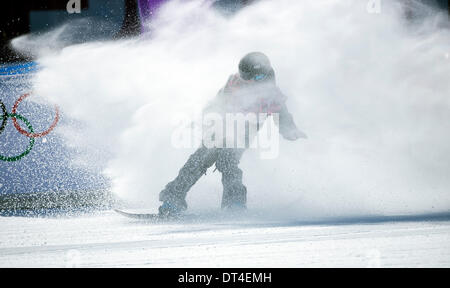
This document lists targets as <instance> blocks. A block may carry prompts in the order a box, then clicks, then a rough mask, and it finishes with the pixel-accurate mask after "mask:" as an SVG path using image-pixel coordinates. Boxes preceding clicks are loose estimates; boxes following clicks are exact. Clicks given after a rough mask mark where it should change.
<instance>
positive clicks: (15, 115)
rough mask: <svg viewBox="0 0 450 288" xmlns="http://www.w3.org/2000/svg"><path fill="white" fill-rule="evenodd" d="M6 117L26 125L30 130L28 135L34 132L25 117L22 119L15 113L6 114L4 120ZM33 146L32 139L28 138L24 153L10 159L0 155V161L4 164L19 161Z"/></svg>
mask: <svg viewBox="0 0 450 288" xmlns="http://www.w3.org/2000/svg"><path fill="white" fill-rule="evenodd" d="M4 117H5V116H4ZM8 117H14V118H16V119H19V120H22V121H23V122H24V123H25V124H26V125H27V127H28V129H29V130H30V133H33V132H34V131H33V127H32V126H31V123H30V121H28V120H27V118H25V117H23V116H21V115H19V114H16V113H13V114H6V119H7V118H8ZM33 145H34V138H30V144H29V145H28V147H27V149H26V150H25V152H23V153H22V154H20V155H17V156H12V157H6V156H3V155H0V160H3V161H6V162H14V161H17V160H20V159H21V158H22V157H24V156H26V155H27V154H28V153H30V151H31V149H33Z"/></svg>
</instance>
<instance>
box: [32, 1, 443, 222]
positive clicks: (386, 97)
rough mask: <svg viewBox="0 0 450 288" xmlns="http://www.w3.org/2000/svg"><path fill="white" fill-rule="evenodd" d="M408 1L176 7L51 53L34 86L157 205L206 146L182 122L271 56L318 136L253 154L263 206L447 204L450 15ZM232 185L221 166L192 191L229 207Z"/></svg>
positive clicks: (297, 209) (142, 197)
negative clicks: (251, 63) (111, 38)
mask: <svg viewBox="0 0 450 288" xmlns="http://www.w3.org/2000/svg"><path fill="white" fill-rule="evenodd" d="M409 3H410V4H411V5H410V6H408V7H406V6H405V5H401V4H399V3H398V2H397V1H385V2H383V5H382V6H381V10H380V11H379V12H380V13H371V12H370V11H369V10H367V3H366V2H365V1H356V0H355V1H350V0H348V1H334V0H333V1H331V0H328V1H313V0H308V1H295V0H281V1H260V2H258V3H256V4H254V5H252V6H249V7H247V8H244V9H243V10H241V11H240V12H239V13H237V14H236V15H234V16H232V17H224V16H223V15H221V14H219V13H218V12H216V11H215V10H213V9H211V8H210V6H209V5H208V4H207V3H205V2H202V1H172V2H169V3H168V4H166V5H164V6H163V7H162V8H161V9H160V10H159V12H158V17H157V18H155V19H154V20H153V21H152V22H151V23H148V24H147V25H148V30H149V31H150V32H148V33H147V34H144V35H142V36H141V37H139V38H134V39H128V40H122V41H115V42H100V41H98V42H91V43H87V44H78V45H71V46H68V47H65V48H63V49H62V50H58V51H54V50H52V51H51V52H50V53H45V54H43V55H42V56H40V58H39V60H38V62H39V64H40V65H41V67H42V69H41V70H40V71H39V72H38V73H37V74H36V77H35V78H34V79H33V85H34V90H35V91H36V93H37V94H39V95H46V96H47V97H48V98H49V99H50V100H51V101H52V102H55V103H58V105H59V106H60V107H61V110H62V111H64V113H65V115H66V116H67V117H68V118H72V119H75V120H76V121H79V123H82V125H81V126H82V128H80V126H79V125H78V126H77V127H75V125H73V124H66V125H65V127H63V128H61V129H59V131H60V132H62V133H63V134H64V136H65V139H66V140H67V143H68V145H71V146H75V147H78V148H79V149H80V151H83V152H84V153H83V154H82V155H81V156H80V157H79V158H77V159H74V162H76V163H77V164H79V165H84V166H91V167H101V168H102V169H103V170H104V172H105V173H106V174H107V175H108V177H109V178H110V179H111V183H112V189H113V192H114V193H115V194H116V195H117V196H118V197H120V198H123V199H127V200H131V201H138V202H140V203H141V204H142V203H144V204H143V205H144V206H146V207H149V208H153V209H155V210H156V207H157V206H158V205H159V204H160V203H159V202H158V193H159V192H160V191H161V189H162V188H163V187H164V185H165V184H166V183H167V182H169V181H170V180H172V179H173V178H174V177H175V176H176V173H177V172H178V170H179V168H180V167H181V165H182V164H183V163H184V162H185V161H186V159H187V157H188V155H189V154H190V153H192V152H193V151H194V150H195V148H196V147H192V148H191V149H175V148H174V147H173V146H172V145H171V134H172V133H173V131H174V129H175V128H176V127H178V125H180V123H184V119H186V117H190V116H192V115H197V114H198V113H199V112H200V111H201V109H202V108H203V107H204V106H205V105H206V103H207V102H208V101H209V100H210V99H212V98H213V97H214V96H215V94H216V93H217V91H218V89H220V88H221V87H222V86H223V85H224V84H225V82H226V79H227V76H228V75H229V74H231V73H234V72H236V70H237V63H238V61H239V59H240V58H241V57H242V56H243V55H245V54H246V53H248V52H250V51H262V52H264V53H265V54H267V55H268V56H269V57H270V59H271V62H272V64H273V66H274V68H275V72H276V76H277V82H278V85H279V86H280V88H281V89H282V90H283V92H284V93H285V94H286V95H287V96H288V97H289V99H288V102H287V103H288V105H289V109H290V112H291V113H292V114H293V115H294V118H295V120H296V123H297V125H298V126H299V128H300V129H302V130H303V131H304V132H305V133H306V134H307V135H308V139H307V140H305V141H303V140H302V141H297V142H287V141H284V140H281V141H280V153H279V157H278V158H276V159H271V160H267V159H260V158H259V157H258V153H257V151H254V150H249V151H247V152H246V153H245V154H244V156H243V158H242V161H241V168H242V170H243V171H244V183H245V184H246V186H247V188H248V191H249V192H248V198H249V199H248V207H249V208H250V209H251V210H254V211H264V212H267V213H268V214H270V215H272V216H273V217H297V218H298V217H303V218H307V217H322V216H344V215H353V214H359V215H361V214H364V215H367V214H402V213H429V212H438V211H448V210H449V208H450V194H449V193H448V189H449V188H450V177H449V176H450V136H449V134H448V131H450V130H449V129H450V113H449V112H450V111H449V110H450V98H448V94H449V92H450V82H449V81H448V79H447V78H448V75H449V73H450V65H449V64H450V62H449V61H450V60H449V58H448V53H449V52H450V48H449V44H450V43H449V40H448V39H450V38H449V31H448V29H447V28H446V27H445V26H446V25H447V22H446V19H445V17H447V16H446V15H444V14H441V13H438V12H437V11H434V10H432V9H431V8H428V7H423V6H421V5H419V4H417V3H416V2H412V1H410V2H409ZM412 4H414V5H412ZM418 9H419V10H418ZM424 9H427V10H424ZM405 11H409V14H408V13H406V12H405ZM417 11H421V12H422V13H420V16H417V17H420V18H414V19H411V20H408V19H407V18H406V15H416V14H418V13H412V12H417ZM424 11H426V12H424ZM413 20H414V21H413ZM444 20H445V21H444ZM410 28H413V29H410ZM66 30H67V31H70V29H66ZM61 31H62V30H61V29H60V30H58V33H62V32H61ZM57 38H58V37H55V38H53V39H56V40H55V41H57ZM49 39H52V38H51V37H48V36H47V37H46V38H45V39H39V38H38V37H37V38H34V41H48V40H49ZM44 46H45V45H44ZM34 47H40V45H35V46H34ZM46 47H47V46H46ZM52 47H60V46H58V45H56V44H55V45H52ZM61 47H62V46H61ZM446 55H447V57H446ZM61 125H63V124H61ZM92 147H95V149H91V148H92ZM99 151H100V152H101V153H99ZM221 190H222V188H221V185H220V179H219V175H218V173H213V172H212V169H211V170H209V172H208V175H207V176H206V177H204V178H202V179H201V180H200V181H199V182H198V183H197V184H196V185H195V186H194V187H193V189H192V190H191V191H190V193H189V194H188V199H187V200H188V203H189V205H190V207H191V209H193V210H204V209H217V208H216V207H219V203H220V197H221Z"/></svg>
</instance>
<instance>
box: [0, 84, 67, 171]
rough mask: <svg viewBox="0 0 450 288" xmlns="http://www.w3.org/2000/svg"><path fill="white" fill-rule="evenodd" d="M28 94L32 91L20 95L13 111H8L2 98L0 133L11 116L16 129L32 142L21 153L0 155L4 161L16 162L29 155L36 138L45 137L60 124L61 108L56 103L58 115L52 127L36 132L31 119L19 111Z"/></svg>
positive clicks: (0, 102)
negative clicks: (23, 124) (24, 126)
mask: <svg viewBox="0 0 450 288" xmlns="http://www.w3.org/2000/svg"><path fill="white" fill-rule="evenodd" d="M28 96H30V93H26V94H23V95H22V96H20V97H19V99H17V100H16V102H15V103H14V106H13V109H12V111H11V113H8V112H7V111H6V107H5V104H4V103H3V102H2V101H1V100H0V109H1V112H2V117H1V118H0V119H1V124H0V135H1V134H2V132H3V131H4V130H5V128H6V124H7V122H8V118H11V119H12V121H13V124H14V127H15V128H16V130H17V131H18V132H19V133H20V134H22V135H25V136H26V137H28V138H30V142H29V144H28V147H27V148H26V150H25V151H24V152H22V153H21V154H19V155H16V156H11V157H9V156H3V155H0V160H2V161H6V162H14V161H17V160H20V159H22V158H23V157H25V156H26V155H28V153H30V151H31V149H33V146H34V140H35V138H39V137H43V136H45V135H47V134H48V133H50V132H51V131H52V130H53V129H54V128H55V127H56V124H58V121H59V108H58V106H56V105H55V111H56V115H55V119H54V120H53V122H52V124H51V125H50V127H49V128H48V129H47V130H45V131H43V132H39V133H35V132H34V130H33V126H32V125H31V123H30V121H28V119H27V118H25V117H23V116H22V115H20V114H18V113H17V107H18V106H19V104H20V102H22V101H23V100H24V99H25V98H27V97H28ZM17 120H20V121H22V122H23V123H25V125H26V127H27V128H28V131H27V130H25V129H23V128H22V127H21V126H20V124H19V122H18V121H17Z"/></svg>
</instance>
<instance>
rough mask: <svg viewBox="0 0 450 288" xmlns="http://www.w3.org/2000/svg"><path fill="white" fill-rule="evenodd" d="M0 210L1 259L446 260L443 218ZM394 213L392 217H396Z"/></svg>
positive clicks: (134, 262) (109, 263) (282, 263)
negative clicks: (154, 217)
mask: <svg viewBox="0 0 450 288" xmlns="http://www.w3.org/2000/svg"><path fill="white" fill-rule="evenodd" d="M205 218H209V219H208V220H205V219H200V220H199V221H183V222H170V223H150V222H145V221H141V220H135V219H129V218H124V217H123V216H121V215H118V214H116V213H115V212H113V211H104V212H100V213H96V214H89V215H82V216H77V217H68V216H64V217H47V218H27V217H0V227H2V229H1V230H0V266H1V267H105V266H106V267H135V266H137V267H142V266H145V267H348V266H350V267H450V221H448V217H443V218H439V217H438V218H435V219H427V218H426V217H423V218H421V217H419V219H413V218H411V219H409V220H408V219H403V220H401V221H396V219H395V218H392V219H389V218H373V219H365V220H364V219H362V218H361V219H352V220H348V219H347V220H345V221H322V222H311V223H307V222H301V221H292V220H291V221H261V220H256V219H249V218H244V219H241V220H236V219H234V220H233V219H225V220H224V219H219V218H220V217H205ZM397 220H399V219H397Z"/></svg>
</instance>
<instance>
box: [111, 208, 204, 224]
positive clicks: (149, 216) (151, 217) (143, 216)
mask: <svg viewBox="0 0 450 288" xmlns="http://www.w3.org/2000/svg"><path fill="white" fill-rule="evenodd" d="M114 211H115V212H116V213H118V214H120V215H122V216H125V217H127V218H132V219H140V220H147V221H152V222H168V221H180V220H195V219H198V216H197V215H194V214H181V215H178V216H176V217H174V216H172V217H168V216H162V215H159V214H158V213H135V212H126V211H123V210H119V209H114Z"/></svg>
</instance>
